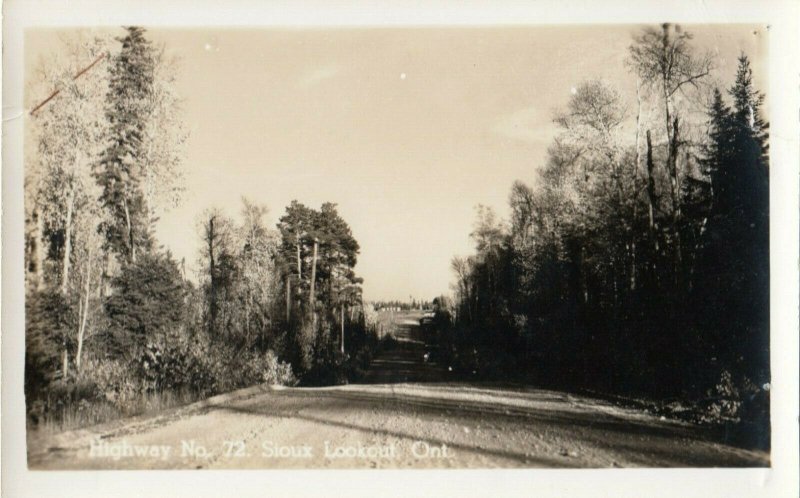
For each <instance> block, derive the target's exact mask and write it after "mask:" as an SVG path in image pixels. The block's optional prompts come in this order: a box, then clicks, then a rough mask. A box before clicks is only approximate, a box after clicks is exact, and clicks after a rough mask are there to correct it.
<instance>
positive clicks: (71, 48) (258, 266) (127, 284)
mask: <svg viewBox="0 0 800 498" xmlns="http://www.w3.org/2000/svg"><path fill="white" fill-rule="evenodd" d="M66 54H67V56H66V57H60V58H52V59H48V60H45V61H43V62H42V63H41V64H40V67H39V72H38V73H37V78H36V80H35V81H34V82H33V83H32V87H31V88H30V89H29V94H31V95H34V96H36V97H37V98H41V96H43V95H47V94H48V93H49V92H50V91H51V90H52V89H53V88H56V91H53V92H52V93H50V96H49V97H48V98H47V99H45V100H44V101H42V102H41V103H39V104H38V105H35V106H32V111H31V112H30V115H29V116H28V119H29V127H30V129H31V133H30V135H29V136H30V137H31V142H32V144H33V147H35V153H31V154H27V155H26V164H25V167H26V177H25V215H26V223H25V241H26V245H25V256H26V259H25V264H26V299H25V315H26V351H25V394H26V398H27V408H28V415H29V420H30V422H31V423H33V424H43V425H44V426H46V427H54V428H56V429H63V428H70V427H75V426H83V425H89V424H92V423H97V422H101V421H105V420H108V419H111V418H116V417H120V416H128V415H133V414H139V413H143V412H147V411H156V410H158V409H160V408H163V407H167V406H172V405H175V404H180V403H184V402H188V401H190V400H194V399H198V398H202V397H206V396H209V395H211V394H215V393H220V392H225V391H230V390H232V389H235V388H237V387H243V386H250V385H253V384H258V383H270V384H287V385H294V384H297V383H301V384H332V383H345V382H348V381H350V380H355V379H358V378H359V375H361V374H363V371H364V369H365V368H366V366H367V365H368V364H369V361H370V358H371V354H372V353H373V352H374V350H375V348H376V347H377V346H378V341H377V337H376V335H375V332H374V329H375V326H374V318H375V313H374V311H372V310H371V309H365V307H364V305H363V304H362V296H361V286H360V284H361V283H362V279H361V278H360V277H358V276H357V275H356V274H355V272H354V270H353V268H354V267H355V265H356V261H357V257H358V253H359V245H358V242H357V241H356V240H355V239H354V238H353V236H352V233H351V230H350V227H349V226H348V224H347V222H346V221H345V220H344V219H342V218H341V216H340V215H339V214H338V212H337V207H336V205H335V204H332V203H325V204H323V205H322V206H321V207H320V208H319V209H314V208H311V207H307V206H305V205H303V204H301V203H299V202H296V201H295V202H293V203H291V205H289V206H287V207H286V210H285V213H283V215H282V216H281V217H280V219H279V221H278V223H277V225H275V226H270V225H269V223H268V222H267V217H268V209H267V207H266V206H265V205H263V204H260V203H258V202H254V201H251V200H249V199H245V198H243V199H242V205H241V211H240V213H238V215H239V216H231V214H230V213H226V212H224V211H223V210H220V209H213V208H212V209H207V210H206V211H204V212H203V213H202V214H201V216H200V218H199V221H198V224H197V227H196V233H197V238H198V240H199V241H200V244H199V247H200V248H201V249H200V251H199V253H198V254H197V268H198V269H199V270H198V271H197V275H196V278H195V279H192V278H190V276H189V275H187V269H186V266H187V265H186V261H185V260H181V261H177V260H176V259H175V258H174V257H173V256H172V255H171V253H170V252H169V251H168V250H166V249H164V247H162V246H160V245H159V243H158V241H157V240H156V237H155V231H154V227H155V223H156V221H157V220H158V217H159V216H160V214H162V213H164V212H165V210H167V209H169V208H170V207H174V206H176V205H178V204H179V203H180V202H181V200H182V196H183V194H184V189H185V175H186V169H185V165H184V162H185V150H184V149H185V144H186V140H187V138H188V132H187V130H186V127H185V125H184V123H183V122H182V120H181V100H180V98H179V96H178V95H177V94H176V92H175V77H176V65H177V61H175V60H173V59H171V58H169V57H168V56H166V55H165V51H164V50H163V48H162V47H158V46H156V45H154V44H153V43H152V42H151V41H150V40H148V38H147V36H146V32H145V30H144V29H142V28H139V27H128V28H126V29H125V35H124V36H123V37H120V38H110V37H105V38H104V37H94V38H90V39H85V38H82V39H80V40H77V41H73V42H70V43H69V44H68V45H67V48H66ZM37 85H38V86H37Z"/></svg>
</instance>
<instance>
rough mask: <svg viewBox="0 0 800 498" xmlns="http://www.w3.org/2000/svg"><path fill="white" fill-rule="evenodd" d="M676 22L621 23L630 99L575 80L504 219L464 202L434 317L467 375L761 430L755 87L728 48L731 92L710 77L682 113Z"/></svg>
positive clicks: (694, 86) (700, 68)
mask: <svg viewBox="0 0 800 498" xmlns="http://www.w3.org/2000/svg"><path fill="white" fill-rule="evenodd" d="M690 40H691V36H690V35H689V34H688V33H686V32H685V31H683V32H681V31H676V30H675V28H674V27H672V26H668V25H665V26H664V27H663V29H662V30H652V29H648V30H645V32H644V34H643V35H642V36H640V37H638V38H636V39H635V40H634V43H633V44H632V46H631V53H630V59H629V62H630V67H631V73H632V75H633V76H635V77H636V78H638V80H639V82H640V84H639V88H640V93H639V95H638V111H637V113H636V115H635V116H630V115H629V113H628V112H627V111H626V106H625V105H624V103H623V102H622V99H621V97H620V95H619V93H618V92H617V91H616V90H615V89H614V88H612V87H610V86H609V85H608V84H606V83H603V82H600V81H589V82H586V83H584V84H583V85H581V86H579V87H578V88H576V89H575V91H574V92H573V96H572V98H571V100H570V102H569V104H568V106H567V109H565V110H564V111H562V112H559V113H558V114H557V115H556V118H555V122H556V124H557V125H558V126H559V129H560V132H559V134H558V136H557V138H556V140H555V141H554V142H553V144H552V145H551V147H550V149H549V151H548V159H547V163H546V164H545V165H544V166H543V167H542V168H541V169H540V171H539V175H538V179H537V181H536V187H535V188H531V187H528V186H527V185H525V184H524V183H522V182H517V183H515V184H514V185H513V187H512V189H511V193H510V196H509V204H510V212H511V214H510V220H509V221H507V222H506V221H503V220H500V219H499V218H498V216H497V215H496V214H495V213H494V212H493V211H492V210H491V209H488V208H484V207H480V208H479V209H478V213H477V220H476V222H475V228H474V231H473V232H472V238H473V240H474V242H475V254H473V255H471V256H469V257H466V258H461V257H456V258H454V259H453V261H452V269H453V271H454V274H455V276H456V282H455V295H456V303H455V305H454V308H453V310H452V311H453V313H454V317H453V319H447V320H445V323H444V324H443V325H442V326H440V333H441V334H442V337H443V340H444V342H445V346H446V347H445V350H446V351H447V354H448V356H449V357H448V360H449V361H450V362H451V364H454V365H455V366H456V368H457V369H458V370H460V371H462V372H464V373H465V374H466V375H469V376H473V377H483V378H487V377H495V378H503V379H518V380H525V381H530V382H535V383H540V384H545V385H559V386H561V387H573V388H582V389H599V390H603V391H605V392H615V393H620V394H626V395H639V396H642V395H643V396H649V397H656V398H660V399H693V400H700V401H701V403H702V404H703V406H707V409H708V411H709V412H714V413H717V414H718V415H720V416H722V415H723V414H724V416H725V417H727V418H729V419H730V420H740V419H741V418H742V417H749V418H750V420H749V422H752V423H756V424H757V426H758V428H759V429H761V431H762V432H760V433H759V437H761V438H762V439H763V440H764V441H766V440H768V389H769V380H770V372H769V237H768V228H769V223H768V211H769V196H768V169H767V165H768V155H767V153H768V151H767V131H766V130H767V126H766V124H765V123H764V122H763V121H762V120H761V117H760V105H761V102H762V100H763V97H762V96H761V94H759V93H758V92H757V91H756V90H755V89H754V87H753V81H752V74H751V73H752V72H751V70H750V67H749V62H748V59H747V57H746V56H744V55H742V56H741V58H740V59H739V70H738V73H737V76H736V81H735V82H734V84H733V86H732V87H731V88H730V90H729V91H728V94H729V96H730V100H731V101H732V104H731V107H730V108H729V107H728V104H726V102H725V98H724V97H723V95H722V93H721V92H719V91H716V90H714V91H712V92H711V97H712V98H711V99H710V105H709V106H708V109H707V113H706V114H707V116H708V118H707V120H706V121H702V120H697V119H695V120H693V119H692V116H693V115H694V114H693V112H692V109H691V105H693V103H694V102H702V99H703V98H704V96H706V95H708V93H707V92H706V87H705V86H704V85H705V84H706V77H707V75H708V74H709V70H710V68H711V67H712V66H711V63H710V59H706V58H703V57H697V56H695V54H694V53H693V50H692V48H691V46H690V44H689V41H690ZM644 111H648V112H647V115H649V116H650V119H649V120H645V119H644V118H643V114H644ZM724 406H727V407H729V408H731V407H735V408H737V409H723V408H722V407H724Z"/></svg>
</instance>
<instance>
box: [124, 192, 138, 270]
mask: <svg viewBox="0 0 800 498" xmlns="http://www.w3.org/2000/svg"><path fill="white" fill-rule="evenodd" d="M122 206H123V207H124V208H125V224H126V226H127V229H128V237H127V238H128V251H129V252H128V255H129V257H130V262H131V263H136V246H135V245H134V243H133V223H132V222H131V213H130V210H129V209H128V200H127V199H126V198H125V197H123V198H122Z"/></svg>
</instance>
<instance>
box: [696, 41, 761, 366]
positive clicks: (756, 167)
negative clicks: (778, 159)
mask: <svg viewBox="0 0 800 498" xmlns="http://www.w3.org/2000/svg"><path fill="white" fill-rule="evenodd" d="M729 94H730V96H731V97H732V99H733V107H732V108H729V107H728V106H727V105H725V103H724V101H723V97H722V94H721V92H719V91H715V93H714V97H713V102H712V105H711V107H710V110H709V118H710V119H709V144H708V146H707V147H706V158H705V160H704V162H703V165H704V168H705V170H706V171H705V172H706V173H707V174H708V176H709V177H710V179H711V190H712V195H711V208H710V215H709V220H708V231H707V236H706V237H705V242H704V247H703V254H702V255H701V264H700V267H699V273H700V280H699V282H698V293H697V295H696V299H698V300H699V301H701V303H700V304H699V306H700V308H701V310H702V311H701V312H700V313H699V317H698V321H699V322H700V323H702V324H703V325H702V329H703V331H704V334H705V335H706V339H705V341H706V346H705V349H706V350H707V356H708V357H710V358H716V359H717V361H719V362H720V363H721V366H722V368H723V369H728V370H730V371H733V372H740V373H742V374H743V375H745V376H746V377H748V378H750V379H751V380H756V379H758V380H763V381H766V380H767V379H768V375H769V373H768V370H769V187H768V169H767V133H766V130H767V125H766V124H765V123H764V122H763V121H762V119H761V117H760V115H759V109H760V106H761V103H762V102H763V96H762V95H761V94H760V93H759V92H758V91H756V90H755V89H754V88H753V82H752V71H751V70H750V65H749V62H748V60H747V57H745V56H744V55H743V56H741V57H740V58H739V70H738V72H737V77H736V82H735V83H734V85H733V87H732V88H731V89H730V90H729Z"/></svg>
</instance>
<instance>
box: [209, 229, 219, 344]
mask: <svg viewBox="0 0 800 498" xmlns="http://www.w3.org/2000/svg"><path fill="white" fill-rule="evenodd" d="M215 238H216V234H215V233H214V217H213V216H212V217H211V218H209V220H208V275H209V280H210V286H211V288H210V289H209V301H210V302H209V303H208V308H209V309H208V311H209V315H211V316H210V319H209V323H208V330H209V332H210V333H211V334H212V335H213V334H214V332H215V328H216V325H217V278H216V271H215V269H216V261H215V260H214V239H215Z"/></svg>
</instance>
